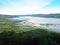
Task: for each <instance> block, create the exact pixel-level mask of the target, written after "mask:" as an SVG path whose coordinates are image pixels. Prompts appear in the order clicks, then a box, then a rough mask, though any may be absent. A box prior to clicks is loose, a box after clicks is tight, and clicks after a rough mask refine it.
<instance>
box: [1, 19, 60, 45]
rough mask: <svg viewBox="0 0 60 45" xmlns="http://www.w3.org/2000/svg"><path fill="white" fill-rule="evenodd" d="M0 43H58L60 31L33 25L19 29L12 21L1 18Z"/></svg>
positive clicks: (34, 44) (29, 44)
mask: <svg viewBox="0 0 60 45" xmlns="http://www.w3.org/2000/svg"><path fill="white" fill-rule="evenodd" d="M27 30H28V31H27ZM0 45H60V33H57V32H52V31H48V30H46V29H40V28H39V29H38V28H33V27H30V28H27V29H20V28H19V27H18V26H15V24H14V22H13V21H11V20H5V19H3V20H0Z"/></svg>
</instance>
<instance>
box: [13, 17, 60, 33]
mask: <svg viewBox="0 0 60 45" xmlns="http://www.w3.org/2000/svg"><path fill="white" fill-rule="evenodd" d="M13 19H18V20H27V21H26V22H30V23H32V24H34V26H37V27H40V28H42V27H43V28H45V29H50V30H53V31H57V32H60V19H59V18H43V17H31V16H24V17H18V18H13Z"/></svg>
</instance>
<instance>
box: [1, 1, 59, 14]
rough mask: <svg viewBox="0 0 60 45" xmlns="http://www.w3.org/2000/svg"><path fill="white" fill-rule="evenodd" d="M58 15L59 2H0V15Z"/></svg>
mask: <svg viewBox="0 0 60 45" xmlns="http://www.w3.org/2000/svg"><path fill="white" fill-rule="evenodd" d="M49 13H60V0H0V14H7V15H24V14H49Z"/></svg>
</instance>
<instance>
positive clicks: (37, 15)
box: [0, 13, 60, 19]
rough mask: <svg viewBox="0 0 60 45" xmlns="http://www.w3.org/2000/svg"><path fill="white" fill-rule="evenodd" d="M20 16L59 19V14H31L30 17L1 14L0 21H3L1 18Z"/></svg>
mask: <svg viewBox="0 0 60 45" xmlns="http://www.w3.org/2000/svg"><path fill="white" fill-rule="evenodd" d="M20 16H33V17H47V18H60V13H57V14H31V15H3V14H0V19H3V18H16V17H20Z"/></svg>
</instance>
